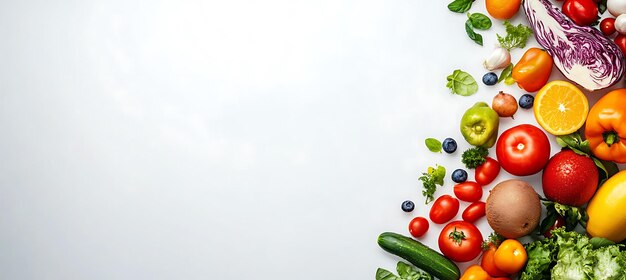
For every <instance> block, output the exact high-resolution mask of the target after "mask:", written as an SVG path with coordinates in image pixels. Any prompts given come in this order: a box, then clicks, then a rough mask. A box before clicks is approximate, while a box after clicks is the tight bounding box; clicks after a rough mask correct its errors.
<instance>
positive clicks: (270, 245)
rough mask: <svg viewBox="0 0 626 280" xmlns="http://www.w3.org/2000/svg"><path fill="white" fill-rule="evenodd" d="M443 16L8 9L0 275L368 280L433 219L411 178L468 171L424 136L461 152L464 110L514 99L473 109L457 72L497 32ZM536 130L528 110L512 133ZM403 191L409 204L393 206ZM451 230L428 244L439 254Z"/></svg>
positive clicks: (333, 7)
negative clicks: (471, 30)
mask: <svg viewBox="0 0 626 280" xmlns="http://www.w3.org/2000/svg"><path fill="white" fill-rule="evenodd" d="M446 4H447V3H444V2H441V1H414V0H413V1H370V0H366V1H347V0H343V1H337V0H324V1H291V0H290V1H287V0H285V1H279V0H273V1H209V2H206V1H173V0H170V1H166V0H163V1H119V0H118V1H14V2H11V3H5V4H4V5H3V8H2V9H0V37H1V38H3V40H2V41H3V42H2V43H1V44H0V61H1V64H0V74H1V75H0V131H2V137H1V138H0V139H1V140H0V143H1V145H0V158H1V159H2V163H0V210H1V211H0V228H1V229H2V230H0V248H2V249H1V250H0V278H1V279H373V278H374V272H375V270H376V268H377V267H384V268H387V269H393V268H394V267H395V262H396V261H397V258H395V257H392V256H391V255H389V254H386V253H385V252H383V251H382V250H381V249H380V248H378V246H377V244H376V237H377V235H378V234H379V233H381V232H383V231H396V232H400V233H403V234H408V231H407V230H406V227H407V224H408V222H409V220H410V219H411V218H412V217H414V216H416V215H422V216H425V215H427V213H428V209H429V206H424V205H423V198H422V197H421V194H420V191H421V185H420V184H419V183H418V181H417V178H418V177H419V175H420V173H421V172H423V171H425V170H426V168H427V167H428V166H429V165H434V164H442V165H444V166H445V167H447V169H448V174H450V172H451V171H452V170H454V169H455V168H459V167H461V164H460V160H459V157H460V152H457V153H456V154H454V155H447V154H433V153H430V152H428V151H427V149H426V147H425V146H424V144H423V140H424V138H426V137H436V138H439V139H443V138H445V137H454V138H455V139H457V140H458V142H459V150H461V151H462V150H464V149H466V148H468V147H469V145H468V144H467V143H465V142H464V141H463V140H462V137H461V135H460V133H459V130H458V125H459V120H460V117H461V115H462V114H463V111H464V110H465V109H466V108H468V107H469V106H471V105H472V104H473V103H474V102H476V101H488V102H489V103H490V101H491V98H492V97H493V95H494V94H496V93H497V91H498V90H499V89H505V90H507V91H509V92H511V93H512V94H514V95H515V96H516V97H519V96H520V95H521V94H522V91H521V90H519V89H517V88H516V87H514V86H512V87H506V86H504V85H500V86H496V87H492V88H488V87H486V86H484V85H483V84H482V83H480V90H479V92H478V93H477V94H476V95H474V96H471V97H461V96H454V95H451V94H449V92H448V89H446V88H445V83H446V81H445V78H446V76H447V75H448V74H450V73H451V72H452V71H453V70H454V69H457V68H461V69H464V70H466V71H469V72H470V73H471V74H472V75H473V76H474V77H475V78H476V79H477V80H479V81H480V78H481V77H482V75H483V74H484V73H485V71H484V69H482V66H481V63H482V60H483V59H484V58H485V57H487V55H488V54H489V53H490V52H491V46H493V45H494V44H495V42H496V39H495V33H496V31H498V32H500V33H501V34H502V27H501V25H500V24H499V23H498V22H497V21H495V22H494V27H493V28H492V30H490V31H486V32H485V31H482V32H480V33H482V34H483V36H484V37H485V47H479V46H477V45H475V44H474V43H473V42H471V41H470V40H469V39H468V38H467V36H466V35H465V32H464V29H463V24H464V22H465V19H466V16H465V15H461V14H454V13H451V12H449V11H448V10H447V8H446ZM476 11H483V12H484V7H483V4H482V2H476V3H475V4H474V8H472V10H471V12H476ZM522 20H523V21H524V22H525V19H524V18H522V17H518V18H517V19H516V20H515V22H516V23H517V22H521V21H522ZM522 53H523V51H521V50H515V51H514V52H513V61H517V59H519V57H520V56H521V55H522ZM555 72H556V70H555ZM523 122H531V123H534V120H533V118H532V113H531V112H529V111H524V110H522V111H520V112H518V114H516V118H515V120H511V119H507V120H504V119H503V120H502V125H501V130H503V129H504V128H507V127H510V126H512V125H515V124H520V123H523ZM551 139H552V137H551ZM554 152H555V150H553V153H554ZM472 176H473V173H472V172H470V178H471V177H472ZM503 178H506V175H505V174H503V175H501V176H500V178H499V179H503ZM529 180H530V181H531V182H537V177H536V176H534V177H530V178H529ZM452 185H453V184H452V181H451V180H450V179H449V177H448V178H446V184H445V187H443V188H442V189H440V191H439V192H438V193H437V195H441V194H443V193H451V188H452ZM486 196H487V193H485V196H484V198H486ZM405 199H412V200H414V201H415V202H416V204H417V206H418V207H417V209H416V211H415V212H413V213H411V214H406V213H403V212H402V211H400V203H401V202H402V201H403V200H405ZM466 205H467V203H462V206H461V210H463V209H464V207H465V206H466ZM459 217H460V213H459ZM480 226H481V229H482V230H483V234H485V235H487V234H489V232H490V230H489V229H488V226H487V225H486V222H485V221H484V220H483V221H481V222H480ZM440 229H441V226H437V225H434V224H431V229H430V231H429V232H428V235H427V237H426V238H424V239H422V240H423V241H424V242H425V243H427V244H428V245H431V246H433V247H435V248H436V242H435V240H436V236H437V235H438V233H439V230H440Z"/></svg>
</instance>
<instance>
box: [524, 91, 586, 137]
mask: <svg viewBox="0 0 626 280" xmlns="http://www.w3.org/2000/svg"><path fill="white" fill-rule="evenodd" d="M533 107H534V108H533V111H534V112H535V119H536V120H537V123H539V125H541V127H543V129H545V130H546V131H547V132H549V133H552V134H554V135H566V134H570V133H574V132H576V131H577V130H578V129H579V128H581V127H582V126H583V124H585V120H586V119H587V114H588V113H589V102H587V97H586V96H585V94H584V93H583V92H582V91H580V89H578V88H577V87H576V86H575V85H573V84H571V83H569V82H566V81H552V82H549V83H547V84H546V85H545V86H543V87H542V88H541V89H540V90H539V92H537V95H536V96H535V105H534V106H533Z"/></svg>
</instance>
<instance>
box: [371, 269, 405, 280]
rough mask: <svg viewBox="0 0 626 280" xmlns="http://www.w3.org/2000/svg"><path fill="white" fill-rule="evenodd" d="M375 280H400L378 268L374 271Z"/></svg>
mask: <svg viewBox="0 0 626 280" xmlns="http://www.w3.org/2000/svg"><path fill="white" fill-rule="evenodd" d="M376 280H400V278H398V277H397V276H395V275H393V273H391V272H389V271H388V270H385V269H382V268H379V269H377V270H376Z"/></svg>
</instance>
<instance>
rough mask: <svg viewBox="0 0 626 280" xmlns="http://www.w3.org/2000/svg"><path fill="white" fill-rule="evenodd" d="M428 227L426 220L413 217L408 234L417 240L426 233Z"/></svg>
mask: <svg viewBox="0 0 626 280" xmlns="http://www.w3.org/2000/svg"><path fill="white" fill-rule="evenodd" d="M429 227H430V225H429V224H428V220H426V218H424V217H415V218H413V220H411V222H410V223H409V232H410V233H411V235H413V237H415V238H418V237H421V236H422V235H424V234H425V233H426V232H427V231H428V228H429Z"/></svg>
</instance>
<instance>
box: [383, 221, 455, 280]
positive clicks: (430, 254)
mask: <svg viewBox="0 0 626 280" xmlns="http://www.w3.org/2000/svg"><path fill="white" fill-rule="evenodd" d="M378 245H380V247H381V248H383V250H385V251H387V252H389V253H392V254H394V255H396V256H399V257H401V258H403V259H405V260H407V261H409V262H410V263H412V264H413V265H415V266H417V267H418V268H420V269H422V270H424V271H426V272H428V273H430V274H431V275H432V276H435V277H437V278H439V279H441V280H458V279H459V278H460V277H461V272H460V271H459V267H458V266H456V264H454V262H452V261H451V260H449V259H447V258H446V257H444V256H443V255H442V254H439V253H438V252H437V251H435V250H433V249H431V248H429V247H427V246H426V245H424V244H422V243H420V242H418V241H415V240H413V239H411V238H409V237H406V236H404V235H400V234H397V233H393V232H384V233H382V234H381V235H380V236H378Z"/></svg>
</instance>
